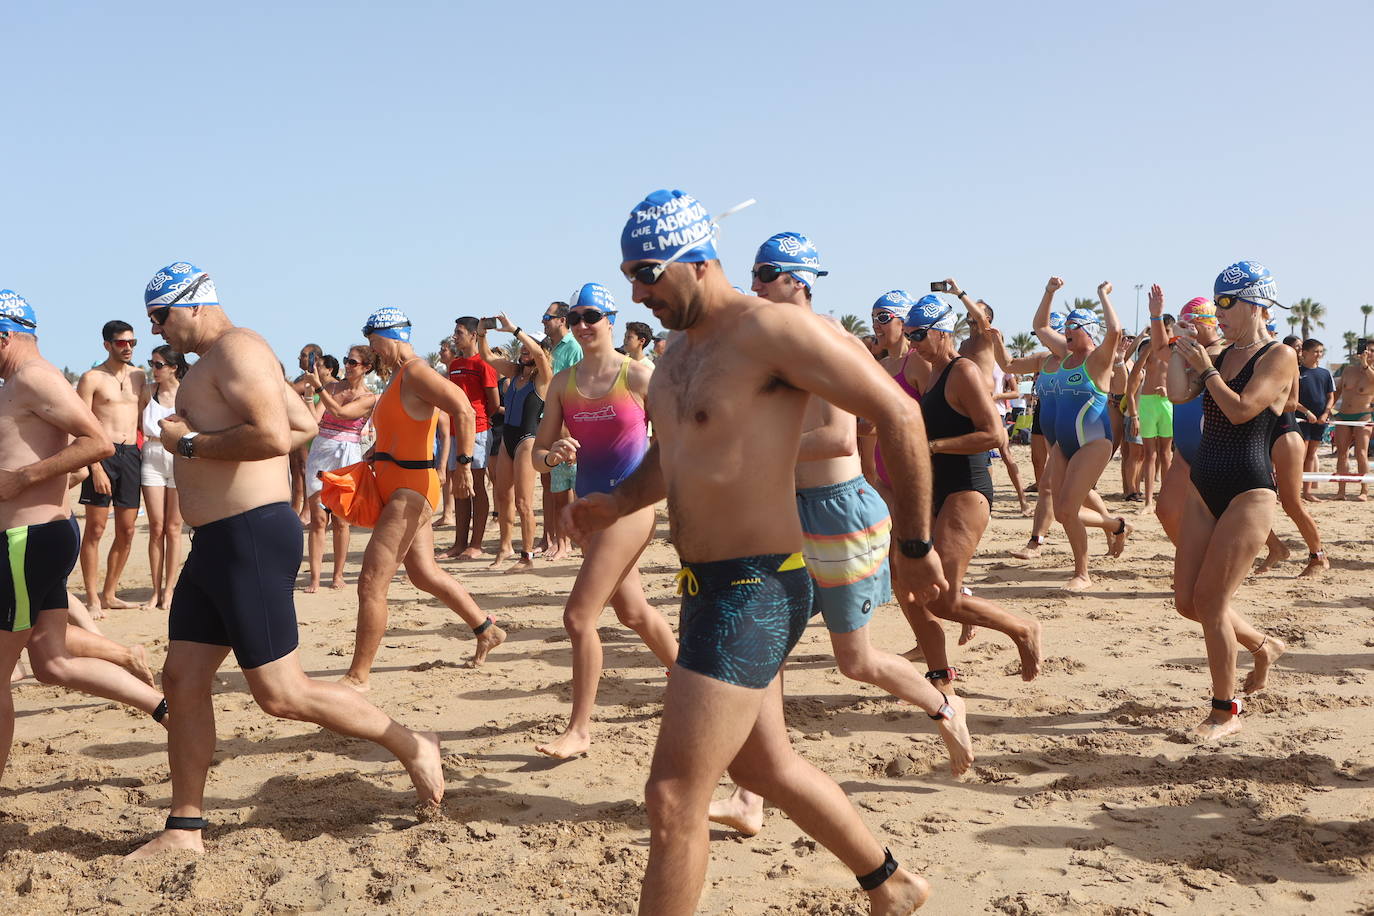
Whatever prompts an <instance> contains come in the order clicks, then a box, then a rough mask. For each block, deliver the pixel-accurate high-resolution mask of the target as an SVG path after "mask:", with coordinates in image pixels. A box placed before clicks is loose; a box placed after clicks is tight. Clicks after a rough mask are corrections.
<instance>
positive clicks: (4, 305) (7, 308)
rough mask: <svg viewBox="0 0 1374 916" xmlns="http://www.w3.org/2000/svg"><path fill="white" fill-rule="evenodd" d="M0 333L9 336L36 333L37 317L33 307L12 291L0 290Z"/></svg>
mask: <svg viewBox="0 0 1374 916" xmlns="http://www.w3.org/2000/svg"><path fill="white" fill-rule="evenodd" d="M0 331H8V332H10V333H11V334H33V335H37V333H38V315H37V314H36V313H35V312H34V310H33V306H31V305H29V300H27V299H25V298H24V297H23V296H21V295H19V294H18V293H16V292H15V291H14V290H12V289H0Z"/></svg>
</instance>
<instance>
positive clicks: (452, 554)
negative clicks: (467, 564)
mask: <svg viewBox="0 0 1374 916" xmlns="http://www.w3.org/2000/svg"><path fill="white" fill-rule="evenodd" d="M462 552H463V551H462V549H461V548H459V546H458V545H457V544H454V545H453V546H452V547H450V548H449V549H448V550H441V551H439V552H438V553H436V554H435V555H434V559H436V560H456V559H458V555H459V554H461V553H462Z"/></svg>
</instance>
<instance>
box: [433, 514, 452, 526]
mask: <svg viewBox="0 0 1374 916" xmlns="http://www.w3.org/2000/svg"><path fill="white" fill-rule="evenodd" d="M434 524H435V525H436V526H437V527H439V528H452V527H453V516H451V515H445V516H444V517H442V518H441V519H439V520H438V521H437V522H435V523H434Z"/></svg>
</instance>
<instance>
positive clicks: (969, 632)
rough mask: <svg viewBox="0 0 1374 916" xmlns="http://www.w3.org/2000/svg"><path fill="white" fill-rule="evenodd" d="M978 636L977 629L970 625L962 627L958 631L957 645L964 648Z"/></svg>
mask: <svg viewBox="0 0 1374 916" xmlns="http://www.w3.org/2000/svg"><path fill="white" fill-rule="evenodd" d="M977 635H978V628H977V627H976V626H974V625H973V624H971V623H966V624H964V625H963V629H961V630H960V631H959V645H961V646H966V645H968V644H969V643H970V642H972V641H973V637H975V636H977Z"/></svg>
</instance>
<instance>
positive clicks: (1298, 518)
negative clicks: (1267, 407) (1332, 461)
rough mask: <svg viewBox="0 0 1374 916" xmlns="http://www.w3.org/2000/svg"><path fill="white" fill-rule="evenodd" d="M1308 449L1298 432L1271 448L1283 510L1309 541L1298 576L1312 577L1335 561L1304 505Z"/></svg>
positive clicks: (1286, 436)
mask: <svg viewBox="0 0 1374 916" xmlns="http://www.w3.org/2000/svg"><path fill="white" fill-rule="evenodd" d="M1304 453H1305V448H1304V444H1303V441H1302V437H1301V436H1299V435H1298V434H1297V433H1285V434H1284V435H1282V436H1280V437H1279V440H1278V441H1277V442H1275V443H1274V446H1273V448H1271V449H1270V456H1271V457H1272V458H1273V459H1274V480H1275V482H1276V483H1277V485H1278V490H1279V502H1280V503H1281V504H1282V506H1283V511H1284V512H1285V513H1286V514H1287V515H1288V517H1289V518H1290V519H1292V520H1293V524H1295V525H1297V526H1298V531H1299V533H1301V534H1302V539H1303V541H1304V542H1305V543H1306V544H1307V566H1306V567H1305V568H1304V569H1303V571H1302V572H1301V573H1299V574H1298V577H1299V578H1310V577H1312V576H1315V575H1318V574H1319V573H1320V571H1321V570H1323V569H1328V568H1330V566H1331V563H1330V562H1329V561H1328V560H1327V559H1326V551H1325V549H1323V547H1322V538H1321V533H1320V532H1318V531H1317V522H1316V520H1315V519H1313V518H1312V513H1310V512H1308V511H1307V507H1306V506H1304V505H1303V500H1302V465H1303V459H1304V457H1305V454H1304Z"/></svg>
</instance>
